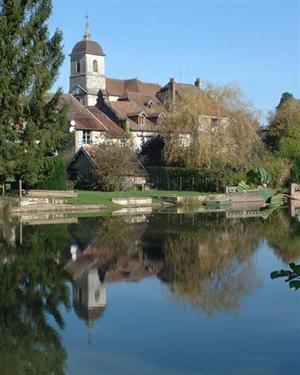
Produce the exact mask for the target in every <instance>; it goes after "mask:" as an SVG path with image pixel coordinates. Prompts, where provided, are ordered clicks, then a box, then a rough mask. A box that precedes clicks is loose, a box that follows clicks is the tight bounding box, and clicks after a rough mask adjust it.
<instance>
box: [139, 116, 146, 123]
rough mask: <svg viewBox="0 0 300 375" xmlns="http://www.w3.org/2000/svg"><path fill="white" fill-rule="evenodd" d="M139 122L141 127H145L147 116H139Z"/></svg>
mask: <svg viewBox="0 0 300 375" xmlns="http://www.w3.org/2000/svg"><path fill="white" fill-rule="evenodd" d="M138 122H139V125H145V124H146V116H144V115H139V118H138Z"/></svg>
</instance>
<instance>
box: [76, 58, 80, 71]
mask: <svg viewBox="0 0 300 375" xmlns="http://www.w3.org/2000/svg"><path fill="white" fill-rule="evenodd" d="M76 72H77V73H80V60H77V62H76Z"/></svg>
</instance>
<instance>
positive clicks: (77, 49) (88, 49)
mask: <svg viewBox="0 0 300 375" xmlns="http://www.w3.org/2000/svg"><path fill="white" fill-rule="evenodd" d="M76 53H78V54H81V53H87V54H90V55H96V56H105V54H104V52H103V49H102V47H101V46H100V44H98V43H97V42H95V41H94V40H88V39H83V40H81V41H80V42H78V43H76V44H75V46H74V48H73V49H72V54H76Z"/></svg>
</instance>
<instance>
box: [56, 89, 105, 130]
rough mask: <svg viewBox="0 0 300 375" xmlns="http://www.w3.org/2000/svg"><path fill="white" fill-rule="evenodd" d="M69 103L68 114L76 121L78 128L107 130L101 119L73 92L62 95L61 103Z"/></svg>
mask: <svg viewBox="0 0 300 375" xmlns="http://www.w3.org/2000/svg"><path fill="white" fill-rule="evenodd" d="M65 103H66V104H67V105H68V116H69V119H70V120H74V121H75V128H76V129H77V130H98V131H106V130H107V129H106V127H105V126H104V125H103V124H102V123H101V121H99V120H98V119H97V118H96V117H95V116H94V115H93V114H92V113H91V112H90V111H89V110H88V109H87V108H86V107H84V105H82V104H81V103H80V102H79V100H77V99H76V98H75V97H74V96H73V95H71V94H63V95H62V96H61V102H60V105H63V104H65Z"/></svg>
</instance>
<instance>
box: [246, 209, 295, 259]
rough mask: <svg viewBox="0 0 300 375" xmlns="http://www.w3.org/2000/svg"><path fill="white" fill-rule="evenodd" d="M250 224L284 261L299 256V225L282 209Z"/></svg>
mask: <svg viewBox="0 0 300 375" xmlns="http://www.w3.org/2000/svg"><path fill="white" fill-rule="evenodd" d="M252 226H253V228H255V230H256V231H257V233H258V234H259V235H260V236H261V237H263V238H266V239H267V241H268V243H269V244H270V246H272V248H273V249H274V250H275V252H276V253H277V254H278V256H279V257H280V258H281V259H282V260H283V261H284V262H285V263H288V262H291V261H293V260H296V259H297V258H299V257H300V225H299V223H297V221H296V219H291V218H290V217H289V216H288V215H287V212H285V211H284V210H278V211H276V212H274V214H273V215H272V216H271V217H269V218H268V219H266V220H264V221H255V222H254V223H253V224H252Z"/></svg>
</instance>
